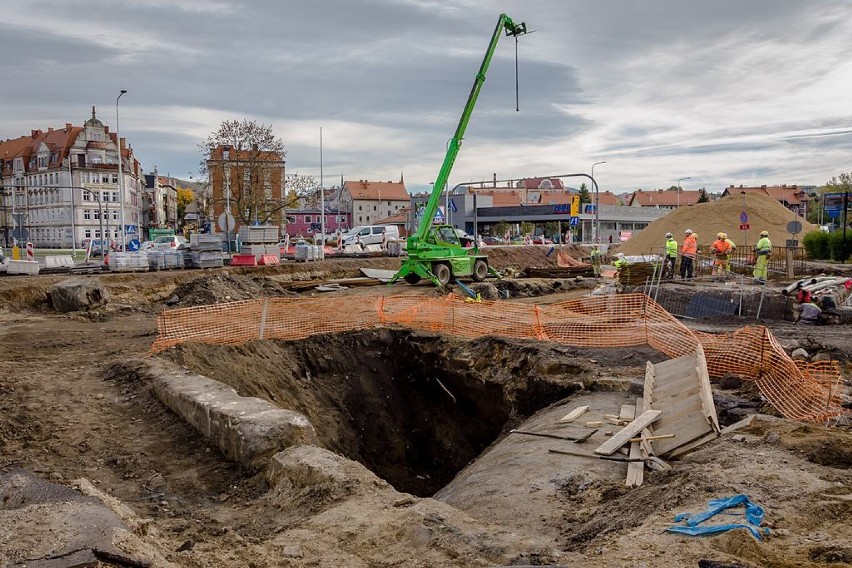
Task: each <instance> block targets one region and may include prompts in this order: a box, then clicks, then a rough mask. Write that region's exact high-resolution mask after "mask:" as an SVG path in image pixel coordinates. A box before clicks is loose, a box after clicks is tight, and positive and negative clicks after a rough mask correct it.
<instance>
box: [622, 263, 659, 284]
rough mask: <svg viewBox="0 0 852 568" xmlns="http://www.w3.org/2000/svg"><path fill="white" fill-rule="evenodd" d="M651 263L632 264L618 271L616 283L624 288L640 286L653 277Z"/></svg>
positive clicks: (652, 265) (652, 264)
mask: <svg viewBox="0 0 852 568" xmlns="http://www.w3.org/2000/svg"><path fill="white" fill-rule="evenodd" d="M654 266H655V265H654V263H653V262H633V263H630V264H628V265H627V266H625V267H624V268H622V269H620V270H619V271H618V281H619V282H621V284H623V285H625V286H640V285H642V284H645V283H646V282H648V281H650V280H651V278H652V277H653V276H654Z"/></svg>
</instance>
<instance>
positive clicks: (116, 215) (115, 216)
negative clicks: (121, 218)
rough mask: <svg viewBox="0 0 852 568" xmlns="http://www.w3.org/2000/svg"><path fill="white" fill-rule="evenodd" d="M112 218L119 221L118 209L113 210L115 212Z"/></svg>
mask: <svg viewBox="0 0 852 568" xmlns="http://www.w3.org/2000/svg"><path fill="white" fill-rule="evenodd" d="M112 220H113V221H118V211H113V212H112Z"/></svg>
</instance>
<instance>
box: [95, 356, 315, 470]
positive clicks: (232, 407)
mask: <svg viewBox="0 0 852 568" xmlns="http://www.w3.org/2000/svg"><path fill="white" fill-rule="evenodd" d="M109 375H110V376H111V377H113V378H119V379H120V378H122V376H125V377H127V378H137V379H141V380H143V381H145V382H146V383H148V384H150V385H151V387H152V392H153V393H154V395H155V396H156V397H157V399H158V400H160V402H162V403H163V404H165V405H166V406H167V407H169V408H170V409H171V410H172V411H173V412H175V413H176V414H177V415H178V416H180V417H181V418H182V419H184V420H185V421H186V422H188V423H189V424H191V425H192V426H193V427H194V428H195V429H196V430H198V431H199V432H201V433H202V434H203V435H204V436H205V437H206V438H207V439H208V440H209V441H210V443H211V444H213V445H215V446H216V447H217V448H219V451H221V452H222V454H223V455H225V457H227V458H228V459H230V460H233V461H235V462H237V463H240V464H242V465H243V466H244V467H246V468H247V469H249V470H250V471H259V470H261V469H263V468H265V467H266V466H267V464H268V462H269V460H270V458H271V457H272V456H273V455H275V454H276V453H278V452H280V451H282V450H284V449H285V448H288V447H291V446H298V445H302V444H316V443H317V436H316V431H315V430H314V427H313V425H312V424H311V423H310V422H309V421H308V419H307V418H306V417H305V416H304V415H303V414H300V413H298V412H294V411H292V410H286V409H283V408H278V407H277V406H275V405H273V404H271V403H270V402H267V401H265V400H262V399H259V398H254V397H244V396H240V395H239V394H238V393H237V391H235V390H234V389H233V388H231V387H229V386H227V385H225V384H222V383H220V382H218V381H214V380H213V379H209V378H207V377H204V376H202V375H197V374H194V373H192V372H190V371H188V370H186V369H184V368H183V367H180V366H178V365H175V364H174V363H170V362H168V361H164V360H162V359H157V358H151V359H136V360H130V361H127V362H123V363H117V364H116V365H114V366H113V368H112V369H111V370H110V372H109Z"/></svg>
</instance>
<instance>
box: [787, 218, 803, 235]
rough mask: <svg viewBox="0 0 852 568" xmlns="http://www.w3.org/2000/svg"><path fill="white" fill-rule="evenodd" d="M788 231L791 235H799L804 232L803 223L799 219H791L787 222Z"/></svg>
mask: <svg viewBox="0 0 852 568" xmlns="http://www.w3.org/2000/svg"><path fill="white" fill-rule="evenodd" d="M787 232H788V233H790V234H791V235H797V234H799V233H801V232H802V224H801V223H800V222H798V221H790V222H789V223H787Z"/></svg>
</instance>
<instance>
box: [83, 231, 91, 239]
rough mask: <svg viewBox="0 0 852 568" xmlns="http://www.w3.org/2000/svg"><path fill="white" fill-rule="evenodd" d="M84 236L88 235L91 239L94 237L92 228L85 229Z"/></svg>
mask: <svg viewBox="0 0 852 568" xmlns="http://www.w3.org/2000/svg"><path fill="white" fill-rule="evenodd" d="M83 236H84V237H86V238H87V239H91V238H92V230H91V229H86V230H85V231H83Z"/></svg>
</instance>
